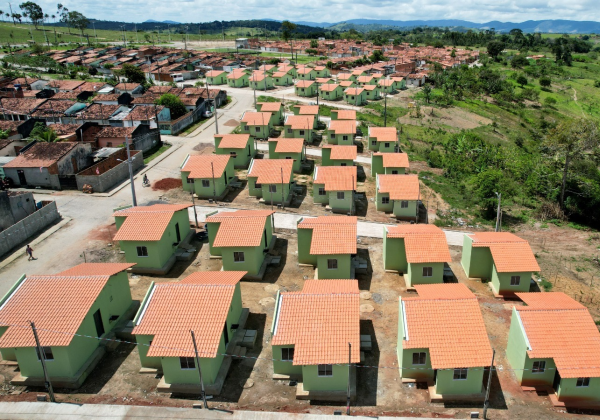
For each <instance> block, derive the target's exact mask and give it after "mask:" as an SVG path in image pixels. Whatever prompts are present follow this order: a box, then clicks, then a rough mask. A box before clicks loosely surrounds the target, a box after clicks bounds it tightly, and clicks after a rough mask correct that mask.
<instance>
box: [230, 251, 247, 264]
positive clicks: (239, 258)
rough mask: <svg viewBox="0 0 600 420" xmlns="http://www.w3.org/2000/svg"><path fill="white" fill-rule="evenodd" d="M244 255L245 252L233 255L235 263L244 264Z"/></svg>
mask: <svg viewBox="0 0 600 420" xmlns="http://www.w3.org/2000/svg"><path fill="white" fill-rule="evenodd" d="M244 261H245V259H244V253H243V252H234V253H233V262H244Z"/></svg>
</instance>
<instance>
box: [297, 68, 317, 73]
mask: <svg viewBox="0 0 600 420" xmlns="http://www.w3.org/2000/svg"><path fill="white" fill-rule="evenodd" d="M314 70H315V69H313V68H312V67H299V68H298V69H297V70H296V72H297V73H298V74H309V73H310V72H311V71H314Z"/></svg>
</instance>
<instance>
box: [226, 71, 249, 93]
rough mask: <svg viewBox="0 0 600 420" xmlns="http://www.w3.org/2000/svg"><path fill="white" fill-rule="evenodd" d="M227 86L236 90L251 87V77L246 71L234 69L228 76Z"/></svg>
mask: <svg viewBox="0 0 600 420" xmlns="http://www.w3.org/2000/svg"><path fill="white" fill-rule="evenodd" d="M227 85H228V86H229V87H234V88H241V87H246V86H250V75H249V74H248V72H246V71H245V70H244V69H234V70H233V71H232V72H231V73H229V74H228V75H227Z"/></svg>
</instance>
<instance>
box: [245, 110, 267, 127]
mask: <svg viewBox="0 0 600 420" xmlns="http://www.w3.org/2000/svg"><path fill="white" fill-rule="evenodd" d="M271 115H273V114H272V113H271V112H250V111H249V112H245V113H244V117H243V118H242V122H245V123H246V124H248V125H268V124H269V121H271Z"/></svg>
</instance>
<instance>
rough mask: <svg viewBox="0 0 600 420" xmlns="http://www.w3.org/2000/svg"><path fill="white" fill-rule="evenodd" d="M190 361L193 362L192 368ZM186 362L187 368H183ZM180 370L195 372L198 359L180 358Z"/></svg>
mask: <svg viewBox="0 0 600 420" xmlns="http://www.w3.org/2000/svg"><path fill="white" fill-rule="evenodd" d="M190 360H191V364H192V367H190ZM184 362H185V365H186V366H187V367H183V365H184ZM179 369H180V370H193V369H196V358H194V357H182V356H179Z"/></svg>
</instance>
